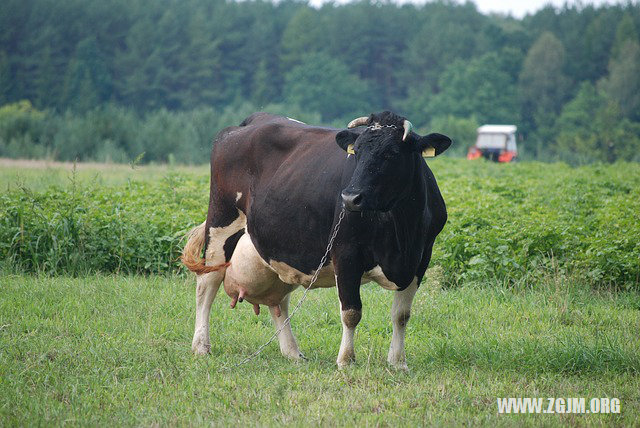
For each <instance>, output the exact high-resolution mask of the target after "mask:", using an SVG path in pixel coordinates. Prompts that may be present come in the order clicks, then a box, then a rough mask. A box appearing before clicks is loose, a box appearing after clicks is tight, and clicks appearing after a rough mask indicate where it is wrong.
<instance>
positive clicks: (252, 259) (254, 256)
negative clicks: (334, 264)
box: [224, 233, 297, 313]
mask: <svg viewBox="0 0 640 428" xmlns="http://www.w3.org/2000/svg"><path fill="white" fill-rule="evenodd" d="M230 262H231V265H230V266H229V267H228V268H227V271H226V273H225V277H224V291H225V292H226V293H227V294H228V295H229V297H231V307H232V308H234V307H235V306H236V303H237V302H242V301H243V300H247V301H248V302H249V303H252V304H253V305H254V308H255V309H256V313H259V311H260V307H259V306H258V305H267V306H274V307H276V308H278V305H279V304H280V302H282V299H283V298H284V297H285V296H286V295H287V294H289V293H290V292H291V291H293V290H294V289H295V288H296V287H297V286H296V285H289V284H285V283H284V282H282V281H281V280H280V278H279V277H278V275H277V274H276V273H275V272H274V271H273V270H272V269H271V268H270V267H268V265H267V264H266V263H265V262H264V261H263V260H262V258H261V257H260V255H259V254H258V252H257V250H256V249H255V247H254V246H253V243H252V242H251V238H250V237H249V235H248V234H247V233H245V234H244V235H242V237H241V238H240V240H239V241H238V244H237V245H236V248H235V250H234V251H233V255H232V256H231V261H230Z"/></svg>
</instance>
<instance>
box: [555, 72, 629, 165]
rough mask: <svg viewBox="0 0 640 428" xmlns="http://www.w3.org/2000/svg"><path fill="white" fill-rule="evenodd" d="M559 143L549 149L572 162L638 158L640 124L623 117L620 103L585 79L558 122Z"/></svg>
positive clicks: (557, 141) (557, 140)
mask: <svg viewBox="0 0 640 428" xmlns="http://www.w3.org/2000/svg"><path fill="white" fill-rule="evenodd" d="M555 128H556V134H557V135H558V137H557V139H556V145H555V146H550V147H548V148H547V149H550V150H551V151H552V152H554V153H555V154H556V155H558V156H559V157H560V158H562V159H565V160H567V161H570V162H578V163H585V162H593V161H604V162H614V161H616V160H618V159H624V160H638V159H640V156H639V155H638V153H639V152H640V124H639V123H634V122H631V121H629V120H628V119H626V118H624V117H622V115H621V112H620V109H619V108H618V106H617V105H616V104H614V103H612V102H610V101H609V100H607V98H606V97H605V96H604V95H603V94H601V93H600V92H598V90H597V89H596V87H595V86H594V85H593V84H592V83H590V82H583V83H582V85H581V86H580V90H579V91H578V93H577V94H576V96H575V97H574V98H573V99H572V100H571V101H570V102H568V103H567V104H566V105H565V106H564V108H563V109H562V113H561V114H560V116H559V117H558V120H557V121H556V124H555Z"/></svg>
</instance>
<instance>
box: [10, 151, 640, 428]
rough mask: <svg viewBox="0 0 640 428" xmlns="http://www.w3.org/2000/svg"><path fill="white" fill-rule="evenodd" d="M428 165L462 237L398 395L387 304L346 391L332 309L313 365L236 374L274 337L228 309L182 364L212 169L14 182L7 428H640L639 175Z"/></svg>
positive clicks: (259, 363) (302, 331)
mask: <svg viewBox="0 0 640 428" xmlns="http://www.w3.org/2000/svg"><path fill="white" fill-rule="evenodd" d="M430 165H431V167H432V169H433V171H434V173H435V175H436V178H437V179H438V182H439V185H440V188H441V190H442V193H443V195H444V197H445V200H446V201H447V205H448V210H449V223H448V224H447V226H446V227H445V230H444V231H443V233H442V234H441V235H440V237H439V238H438V241H437V242H436V251H435V253H434V259H433V262H432V267H431V268H430V269H429V270H428V272H427V278H426V280H425V282H424V284H423V286H422V287H421V289H420V290H419V292H418V295H417V297H416V300H415V303H414V310H413V312H412V318H411V321H410V322H409V326H408V331H407V356H408V363H409V366H410V368H411V370H410V372H409V373H404V372H396V371H393V370H391V369H389V368H388V367H387V365H386V363H385V357H386V352H387V349H388V346H389V341H390V338H391V324H390V321H389V309H390V304H391V299H392V294H391V293H390V292H387V291H385V290H382V289H380V288H379V287H377V286H374V285H368V286H365V287H363V304H364V312H363V320H362V322H361V324H360V326H359V328H358V331H357V334H356V355H357V363H356V365H355V366H353V367H351V368H348V369H347V370H344V371H338V370H337V369H336V367H335V358H336V355H337V350H338V348H339V343H340V332H341V325H340V319H339V311H338V302H337V298H336V294H335V290H334V289H328V290H317V291H314V292H312V293H309V297H308V300H307V301H306V302H305V304H304V305H303V307H302V309H301V311H300V312H299V313H298V314H297V315H296V316H295V318H294V319H293V321H292V325H293V330H294V333H295V334H296V337H297V338H298V341H299V344H300V347H301V350H302V351H303V352H304V353H305V355H306V356H307V357H308V361H305V362H303V363H299V364H298V363H291V362H289V361H287V360H285V359H284V358H283V357H281V356H280V353H279V350H278V349H277V345H276V344H272V345H271V346H269V347H267V348H266V349H265V350H264V352H263V353H262V354H261V355H260V356H258V357H257V358H256V359H255V360H252V361H250V362H249V363H247V364H246V365H243V366H240V367H233V366H234V364H235V363H237V362H239V361H241V360H242V359H243V358H244V357H245V356H247V355H249V354H250V353H252V352H253V351H254V350H255V349H256V348H258V347H259V346H260V345H261V344H262V343H264V342H265V341H266V340H267V339H268V338H269V337H270V335H271V334H272V331H273V328H272V325H271V321H270V318H269V316H268V313H266V311H263V312H262V314H261V315H260V316H255V315H253V311H252V309H251V307H250V306H249V305H243V304H240V305H239V307H238V308H236V309H235V310H231V309H229V307H228V305H229V300H228V298H227V297H226V296H225V294H224V293H223V292H221V293H219V295H218V298H217V299H216V300H215V302H214V306H213V309H212V318H211V326H212V334H211V342H212V354H211V355H210V356H207V357H196V356H194V355H192V354H191V352H190V343H191V336H192V333H193V324H194V288H195V287H194V283H195V281H194V279H193V277H192V276H191V275H190V274H187V273H185V272H184V271H183V270H181V268H180V267H179V264H178V262H177V257H178V254H179V249H180V246H181V245H182V244H181V239H182V236H183V234H184V233H185V232H186V231H187V230H188V229H189V228H190V227H191V226H192V225H194V224H197V223H199V222H201V221H202V220H203V219H204V216H205V215H206V207H207V202H208V201H207V195H208V169H207V167H188V168H186V167H168V166H145V167H132V166H127V165H110V166H105V165H84V164H81V165H78V166H77V167H74V166H73V165H71V164H66V165H60V164H49V165H46V164H45V165H42V164H38V165H28V164H19V165H16V164H11V163H5V164H2V165H1V166H2V167H1V168H0V189H2V190H1V192H0V284H1V285H0V296H1V298H0V424H1V425H3V426H24V425H44V424H47V425H48V424H55V425H63V424H65V425H107V424H114V423H115V424H116V425H125V426H130V425H153V424H161V425H204V424H214V425H229V424H243V425H249V426H264V425H282V424H288V425H323V426H329V425H331V426H333V425H335V424H339V425H355V424H359V425H365V424H368V425H382V426H389V425H394V426H395V425H399V424H410V425H425V424H428V425H460V424H468V423H471V424H482V425H496V426H512V425H514V424H525V425H545V426H556V425H573V426H585V425H587V426H602V425H627V426H628V425H634V424H636V423H637V418H638V415H640V340H638V331H639V330H640V289H639V285H638V272H639V270H640V266H639V265H640V246H639V244H638V241H639V240H640V239H639V237H640V229H639V227H640V226H639V223H640V222H639V221H638V220H639V218H638V215H639V214H638V213H639V212H640V167H639V166H638V165H637V164H630V163H618V164H614V165H607V166H604V165H593V166H587V167H580V168H571V167H568V166H566V165H564V164H543V163H521V164H512V165H494V164H490V163H485V162H467V161H465V160H460V159H450V158H443V159H436V160H434V161H432V162H430ZM32 166H35V168H33V167H32ZM300 295H301V293H299V292H296V293H294V297H293V299H292V300H293V304H295V303H296V302H297V300H298V299H299V298H300ZM498 397H585V398H587V400H589V399H590V398H594V397H616V398H619V399H620V401H621V412H620V413H619V414H608V415H593V414H589V415H586V414H585V415H577V414H537V415H501V414H498V411H497V404H496V399H497V398H498Z"/></svg>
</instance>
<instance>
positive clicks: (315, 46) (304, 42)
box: [282, 6, 327, 70]
mask: <svg viewBox="0 0 640 428" xmlns="http://www.w3.org/2000/svg"><path fill="white" fill-rule="evenodd" d="M324 39H325V37H324V32H323V31H322V25H321V24H320V19H319V13H318V11H316V10H315V9H313V8H312V7H310V6H302V7H300V8H299V9H298V11H297V12H296V13H295V15H293V16H292V17H291V20H290V21H289V23H288V24H287V27H286V28H285V29H284V32H283V33H282V66H283V68H284V69H285V70H288V69H291V68H292V67H294V66H296V65H298V64H300V63H301V62H302V56H304V55H305V54H308V53H315V52H322V50H323V49H322V47H323V46H326V45H327V44H326V43H323V41H324Z"/></svg>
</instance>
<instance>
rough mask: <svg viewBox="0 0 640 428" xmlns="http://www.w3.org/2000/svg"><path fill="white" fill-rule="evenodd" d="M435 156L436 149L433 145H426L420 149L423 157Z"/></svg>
mask: <svg viewBox="0 0 640 428" xmlns="http://www.w3.org/2000/svg"><path fill="white" fill-rule="evenodd" d="M435 156H436V149H435V148H433V147H427V148H426V149H424V150H423V151H422V157H423V158H433V157H435Z"/></svg>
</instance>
